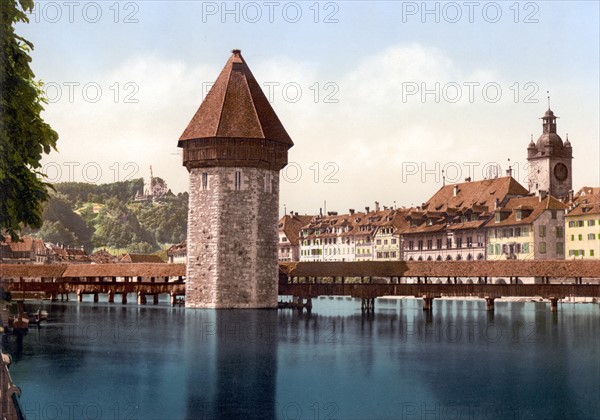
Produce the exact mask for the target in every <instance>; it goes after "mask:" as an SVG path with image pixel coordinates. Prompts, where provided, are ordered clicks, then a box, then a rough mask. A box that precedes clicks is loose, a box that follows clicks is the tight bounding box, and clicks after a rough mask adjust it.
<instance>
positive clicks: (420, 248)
mask: <svg viewBox="0 0 600 420" xmlns="http://www.w3.org/2000/svg"><path fill="white" fill-rule="evenodd" d="M418 248H419V251H421V250H422V249H423V241H422V240H419V242H418Z"/></svg>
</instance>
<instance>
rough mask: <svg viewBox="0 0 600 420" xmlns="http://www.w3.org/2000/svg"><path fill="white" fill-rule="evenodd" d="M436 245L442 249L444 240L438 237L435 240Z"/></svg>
mask: <svg viewBox="0 0 600 420" xmlns="http://www.w3.org/2000/svg"><path fill="white" fill-rule="evenodd" d="M435 247H436V249H442V240H441V239H438V240H436V241H435Z"/></svg>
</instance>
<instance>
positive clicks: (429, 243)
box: [427, 239, 433, 249]
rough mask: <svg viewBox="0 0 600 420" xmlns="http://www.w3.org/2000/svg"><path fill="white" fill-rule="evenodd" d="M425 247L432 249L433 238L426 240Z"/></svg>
mask: <svg viewBox="0 0 600 420" xmlns="http://www.w3.org/2000/svg"><path fill="white" fill-rule="evenodd" d="M427 249H433V239H428V240H427Z"/></svg>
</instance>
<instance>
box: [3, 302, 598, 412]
mask: <svg viewBox="0 0 600 420" xmlns="http://www.w3.org/2000/svg"><path fill="white" fill-rule="evenodd" d="M43 306H44V309H46V310H47V311H48V312H49V313H50V316H49V320H48V322H47V323H46V324H45V325H43V326H42V328H40V329H36V328H33V329H31V330H30V332H29V334H27V335H26V336H25V337H22V338H19V337H16V336H14V335H10V336H4V337H3V342H2V344H3V347H4V349H5V350H6V351H9V352H10V353H11V354H12V356H13V365H12V367H11V374H12V376H13V379H14V381H15V382H16V383H17V384H18V385H19V386H20V387H21V389H22V397H21V401H22V405H23V407H24V409H25V412H26V414H27V418H28V419H29V420H32V419H183V418H190V419H192V418H236V417H238V418H281V419H333V418H343V419H350V418H357V419H358V418H360V419H364V418H394V419H481V418H483V419H579V418H581V419H592V418H599V417H598V413H600V398H599V389H600V350H599V349H600V341H599V340H600V306H599V305H597V304H579V305H575V304H562V305H561V306H560V308H559V312H558V313H557V314H553V313H551V312H550V310H549V306H548V304H542V303H502V302H497V303H496V312H495V314H494V315H492V316H490V315H489V314H488V313H487V312H486V310H485V305H484V302H483V301H441V300H438V301H434V308H433V314H432V315H427V314H424V313H423V311H422V310H421V305H420V301H418V300H413V299H406V300H392V299H390V300H382V299H378V300H377V301H376V312H375V314H374V315H372V316H362V315H361V313H360V301H357V300H351V299H349V298H348V299H346V298H332V299H330V298H322V299H317V300H315V301H314V307H313V311H312V314H310V315H307V314H306V313H303V314H299V313H298V312H296V311H291V310H280V311H274V310H272V311H270V310H256V311H254V310H220V311H215V310H185V309H184V308H179V307H177V308H171V307H170V306H169V305H168V304H167V303H166V302H161V304H160V305H158V306H154V305H146V306H137V305H136V304H128V305H121V304H120V303H118V304H112V305H109V304H107V303H99V304H93V303H91V302H84V303H80V304H78V303H76V302H68V303H52V304H51V303H49V302H46V303H44V305H43ZM36 308H37V306H36Z"/></svg>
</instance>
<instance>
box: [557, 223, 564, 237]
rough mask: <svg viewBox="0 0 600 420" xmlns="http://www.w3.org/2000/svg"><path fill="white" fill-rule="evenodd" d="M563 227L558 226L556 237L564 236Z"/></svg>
mask: <svg viewBox="0 0 600 420" xmlns="http://www.w3.org/2000/svg"><path fill="white" fill-rule="evenodd" d="M563 234H564V232H563V227H562V226H556V237H557V238H562V237H563Z"/></svg>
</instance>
